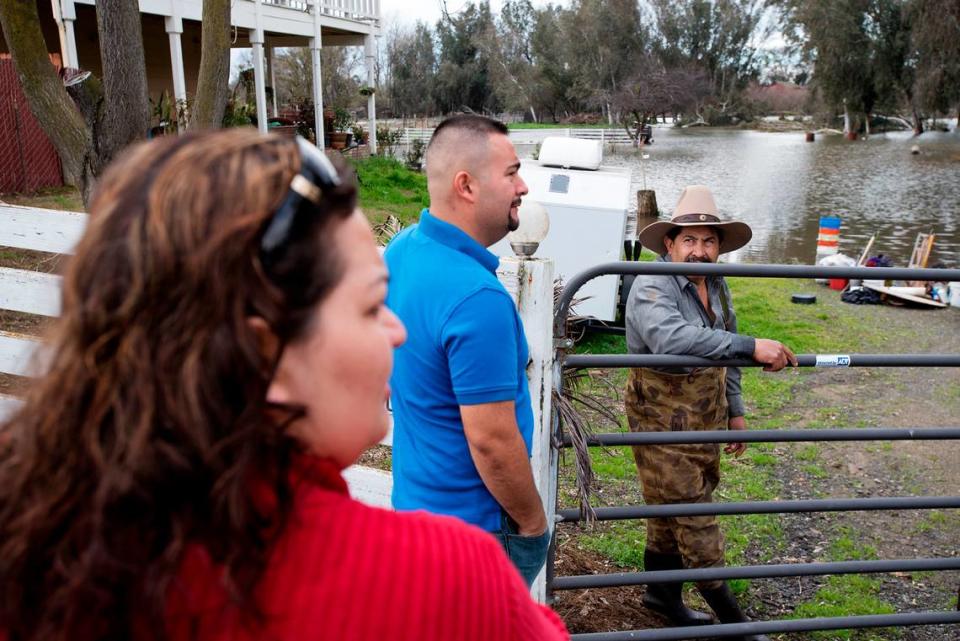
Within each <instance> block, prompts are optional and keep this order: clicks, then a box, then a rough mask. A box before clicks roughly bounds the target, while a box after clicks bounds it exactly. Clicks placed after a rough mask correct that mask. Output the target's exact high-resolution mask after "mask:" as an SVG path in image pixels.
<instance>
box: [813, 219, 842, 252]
mask: <svg viewBox="0 0 960 641" xmlns="http://www.w3.org/2000/svg"><path fill="white" fill-rule="evenodd" d="M839 246H840V219H839V218H837V217H836V216H821V217H820V234H819V235H818V236H817V261H819V260H820V259H821V258H822V257H823V256H829V255H830V254H836V253H837V252H838V251H839Z"/></svg>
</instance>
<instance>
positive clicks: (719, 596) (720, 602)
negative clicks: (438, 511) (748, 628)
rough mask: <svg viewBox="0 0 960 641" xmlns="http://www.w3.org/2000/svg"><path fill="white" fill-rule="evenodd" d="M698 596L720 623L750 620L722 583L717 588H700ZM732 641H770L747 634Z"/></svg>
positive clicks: (759, 635) (764, 637)
mask: <svg viewBox="0 0 960 641" xmlns="http://www.w3.org/2000/svg"><path fill="white" fill-rule="evenodd" d="M700 594H702V595H703V599H704V601H706V602H707V605H709V606H710V607H711V608H713V611H714V612H716V614H717V618H718V619H720V623H747V622H748V621H750V618H749V617H747V615H746V614H744V613H743V610H741V609H740V604H739V603H737V599H736V598H735V597H734V596H733V592H731V591H730V586H728V585H727V584H726V583H724V584H723V585H722V586H720V587H719V588H714V589H712V590H704V589H703V588H700ZM729 638H730V639H733V640H734V641H770V638H769V637H767V636H766V635H764V634H748V635H745V636H742V637H729Z"/></svg>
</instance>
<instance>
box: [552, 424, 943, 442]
mask: <svg viewBox="0 0 960 641" xmlns="http://www.w3.org/2000/svg"><path fill="white" fill-rule="evenodd" d="M954 439H960V427H930V428H922V427H905V428H894V427H877V428H868V427H864V428H859V427H852V428H847V429H818V430H741V431H737V432H731V431H730V430H705V431H702V432H610V433H604V434H589V435H588V436H587V445H607V446H618V445H651V444H658V445H660V444H664V443H671V444H690V443H728V442H730V441H736V442H737V443H799V442H804V441H824V442H826V441H940V440H944V441H946V440H954ZM560 445H561V446H562V447H571V446H572V441H571V439H570V436H569V435H568V434H564V435H563V438H562V440H561V441H560Z"/></svg>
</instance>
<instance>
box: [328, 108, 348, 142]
mask: <svg viewBox="0 0 960 641" xmlns="http://www.w3.org/2000/svg"><path fill="white" fill-rule="evenodd" d="M333 112H334V113H333V123H332V125H333V131H332V132H331V133H330V146H331V147H332V148H334V149H344V148H346V147H349V146H350V138H351V137H352V136H353V134H352V133H351V131H350V125H351V124H353V118H352V117H351V116H350V112H349V111H347V110H346V109H344V108H343V107H337V108H336V109H334V110H333Z"/></svg>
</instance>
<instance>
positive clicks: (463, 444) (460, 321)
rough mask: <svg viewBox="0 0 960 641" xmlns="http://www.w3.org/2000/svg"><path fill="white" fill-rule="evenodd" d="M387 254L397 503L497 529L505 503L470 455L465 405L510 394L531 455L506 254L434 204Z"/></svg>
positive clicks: (521, 343)
mask: <svg viewBox="0 0 960 641" xmlns="http://www.w3.org/2000/svg"><path fill="white" fill-rule="evenodd" d="M384 258H385V260H386V263H387V267H388V268H389V270H390V287H389V289H388V294H387V305H388V306H389V307H390V309H392V310H393V312H394V313H395V314H397V316H399V317H400V320H402V321H403V323H404V325H406V327H407V342H406V343H404V344H403V345H401V346H400V348H399V349H397V352H396V355H395V358H394V366H393V376H392V378H391V379H390V387H391V390H392V391H391V404H392V406H393V424H394V429H393V506H394V507H395V508H396V509H398V510H416V509H423V510H427V511H429V512H434V513H437V514H448V515H451V516H456V517H459V518H461V519H463V520H464V521H466V522H468V523H472V524H474V525H477V526H479V527H481V528H483V529H485V530H488V531H495V530H499V529H500V528H501V520H500V505H499V504H498V503H497V501H496V500H495V499H494V498H493V496H492V495H491V494H490V492H489V491H488V490H487V488H486V486H485V485H484V484H483V480H482V479H481V478H480V475H479V473H478V472H477V468H476V466H475V465H474V463H473V459H472V458H471V456H470V450H469V447H468V445H467V439H466V437H465V436H464V433H463V423H462V422H461V419H460V406H461V405H479V404H482V403H494V402H498V401H513V402H514V403H515V404H516V416H517V425H518V426H519V428H520V434H521V435H522V437H523V441H524V443H525V444H526V446H527V455H528V456H529V455H530V444H531V439H532V435H533V409H532V407H531V404H530V392H529V390H528V389H527V376H526V368H527V360H528V358H529V354H528V351H527V339H526V336H525V335H524V333H523V325H522V324H521V322H520V316H519V315H518V314H517V308H516V306H515V305H514V303H513V299H511V298H510V295H509V294H508V293H507V290H506V289H504V287H503V285H502V284H501V283H500V281H499V280H497V276H496V270H497V266H498V265H499V262H500V259H499V258H497V257H496V256H495V255H494V254H492V253H490V252H489V251H487V249H486V248H485V247H483V246H482V245H480V244H479V243H478V242H477V241H475V240H473V239H472V238H471V237H470V236H468V235H467V234H466V233H465V232H463V231H462V230H460V229H459V228H458V227H456V226H454V225H451V224H449V223H446V222H444V221H442V220H440V219H438V218H435V217H434V216H431V215H430V212H429V211H428V210H424V211H423V213H422V214H421V216H420V222H419V224H417V225H414V226H412V227H409V228H407V229H405V230H403V231H402V232H401V233H400V234H398V235H397V236H396V237H395V238H394V239H393V241H392V242H391V243H390V245H389V246H388V247H387V250H386V252H385V253H384Z"/></svg>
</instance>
